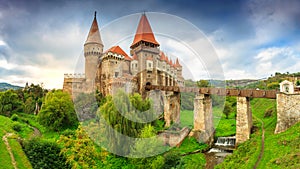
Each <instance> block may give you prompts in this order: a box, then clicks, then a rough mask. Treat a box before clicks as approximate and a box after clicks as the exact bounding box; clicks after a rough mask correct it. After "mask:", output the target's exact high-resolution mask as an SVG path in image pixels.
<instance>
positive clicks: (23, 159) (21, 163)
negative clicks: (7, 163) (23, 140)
mask: <svg viewBox="0 0 300 169" xmlns="http://www.w3.org/2000/svg"><path fill="white" fill-rule="evenodd" d="M8 142H9V145H10V146H11V147H12V152H13V155H14V157H15V160H16V163H17V167H18V168H24V169H29V168H32V166H31V164H30V162H29V160H28V158H27V156H26V154H25V153H24V151H23V149H22V147H21V145H20V144H19V142H18V141H17V140H16V139H8Z"/></svg>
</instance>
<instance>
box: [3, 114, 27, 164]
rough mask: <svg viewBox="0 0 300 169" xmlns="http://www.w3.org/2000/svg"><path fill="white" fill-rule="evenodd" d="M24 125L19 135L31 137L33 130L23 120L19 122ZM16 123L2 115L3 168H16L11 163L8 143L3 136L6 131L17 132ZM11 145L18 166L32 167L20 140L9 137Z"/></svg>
mask: <svg viewBox="0 0 300 169" xmlns="http://www.w3.org/2000/svg"><path fill="white" fill-rule="evenodd" d="M18 123H20V125H21V126H22V130H21V131H20V132H19V133H18V134H19V136H21V137H22V136H23V137H25V136H26V137H29V135H30V133H32V130H31V129H30V128H29V127H28V126H27V125H26V124H25V123H22V122H18ZM14 124H16V122H13V121H12V120H11V119H10V118H7V117H4V116H1V115H0V137H1V140H0V157H1V158H0V164H1V168H2V167H3V168H14V167H13V165H12V164H11V158H10V156H9V153H8V151H7V149H6V145H5V144H4V142H3V140H2V137H3V136H4V135H5V134H6V133H16V132H15V131H14V130H13V129H12V127H13V125H14ZM8 140H9V144H10V147H11V149H12V152H13V154H14V157H15V160H16V162H17V167H18V168H20V169H22V168H24V169H27V168H32V167H31V165H30V163H29V161H28V159H27V157H26V155H25V153H24V152H23V150H22V148H21V146H20V144H19V142H17V141H16V140H15V139H8Z"/></svg>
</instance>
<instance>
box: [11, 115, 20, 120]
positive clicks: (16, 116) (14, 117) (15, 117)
mask: <svg viewBox="0 0 300 169" xmlns="http://www.w3.org/2000/svg"><path fill="white" fill-rule="evenodd" d="M10 119H11V120H12V121H19V116H18V115H17V114H13V115H12V116H11V117H10Z"/></svg>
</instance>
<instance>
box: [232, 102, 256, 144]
mask: <svg viewBox="0 0 300 169" xmlns="http://www.w3.org/2000/svg"><path fill="white" fill-rule="evenodd" d="M251 128H252V112H251V107H250V99H249V97H237V116H236V144H237V145H238V144H239V143H243V142H244V141H247V140H248V139H249V138H250V134H251Z"/></svg>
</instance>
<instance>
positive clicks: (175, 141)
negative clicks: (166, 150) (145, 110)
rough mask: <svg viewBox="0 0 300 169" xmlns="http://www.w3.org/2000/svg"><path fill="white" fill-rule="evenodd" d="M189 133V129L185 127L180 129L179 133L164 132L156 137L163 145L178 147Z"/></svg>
mask: <svg viewBox="0 0 300 169" xmlns="http://www.w3.org/2000/svg"><path fill="white" fill-rule="evenodd" d="M189 133H190V129H189V128H187V127H184V128H182V129H181V130H180V131H164V132H163V133H160V134H159V135H158V137H159V138H161V139H162V140H163V142H164V144H165V145H170V146H171V147H174V146H178V145H180V144H181V143H182V141H183V139H184V138H185V137H186V136H187V135H188V134H189Z"/></svg>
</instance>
